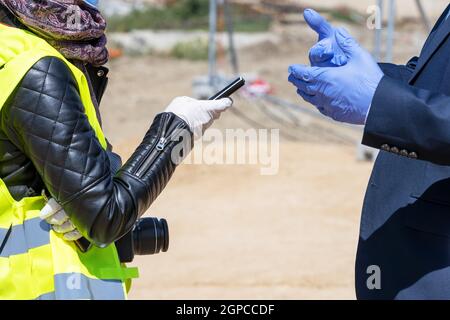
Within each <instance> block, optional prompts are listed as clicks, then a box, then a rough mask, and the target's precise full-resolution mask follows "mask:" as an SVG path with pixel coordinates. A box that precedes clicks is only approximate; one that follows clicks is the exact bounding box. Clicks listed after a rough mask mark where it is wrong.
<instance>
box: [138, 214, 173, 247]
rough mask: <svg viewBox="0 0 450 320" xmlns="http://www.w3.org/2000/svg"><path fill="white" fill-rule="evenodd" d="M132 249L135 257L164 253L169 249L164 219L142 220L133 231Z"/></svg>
mask: <svg viewBox="0 0 450 320" xmlns="http://www.w3.org/2000/svg"><path fill="white" fill-rule="evenodd" d="M133 247H134V253H135V254H137V255H149V254H157V253H160V252H161V251H162V252H166V251H167V250H168V249H169V226H168V225H167V221H166V220H165V219H158V218H143V219H140V220H138V221H137V222H136V224H135V226H134V229H133Z"/></svg>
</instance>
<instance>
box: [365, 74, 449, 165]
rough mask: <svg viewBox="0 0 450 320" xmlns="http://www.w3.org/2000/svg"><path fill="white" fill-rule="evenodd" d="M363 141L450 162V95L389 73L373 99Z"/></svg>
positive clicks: (440, 163) (422, 158) (404, 154)
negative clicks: (391, 75) (395, 77)
mask: <svg viewBox="0 0 450 320" xmlns="http://www.w3.org/2000/svg"><path fill="white" fill-rule="evenodd" d="M363 144H365V145H368V146H370V147H374V148H379V149H382V150H385V151H390V152H392V153H396V154H399V155H400V156H405V157H409V158H413V159H419V160H425V161H430V162H433V163H435V164H439V165H450V97H449V96H445V95H442V94H440V93H436V92H432V91H428V90H424V89H420V88H416V87H413V86H410V85H408V84H406V83H404V82H403V81H400V80H397V79H393V78H391V77H388V76H385V77H384V78H383V79H382V80H381V82H380V84H379V86H378V88H377V90H376V92H375V96H374V99H373V101H372V107H371V109H370V112H369V115H368V118H367V122H366V126H365V130H364V136H363Z"/></svg>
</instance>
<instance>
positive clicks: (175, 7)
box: [102, 0, 448, 299]
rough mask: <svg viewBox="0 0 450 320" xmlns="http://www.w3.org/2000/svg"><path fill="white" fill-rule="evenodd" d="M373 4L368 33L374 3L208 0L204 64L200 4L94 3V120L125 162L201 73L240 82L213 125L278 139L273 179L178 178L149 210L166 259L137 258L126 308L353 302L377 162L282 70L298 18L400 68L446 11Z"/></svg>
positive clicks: (302, 46)
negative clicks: (99, 75) (103, 61)
mask: <svg viewBox="0 0 450 320" xmlns="http://www.w3.org/2000/svg"><path fill="white" fill-rule="evenodd" d="M383 2H384V6H383V10H382V12H383V17H384V18H383V23H382V29H381V30H379V31H378V32H377V31H376V30H371V29H370V28H368V27H367V20H368V19H369V20H370V15H371V14H372V13H373V12H371V11H370V10H369V11H367V10H368V8H369V7H370V6H372V5H375V4H377V1H375V0H373V1H369V0H367V1H366V0H363V1H350V0H321V1H317V0H315V1H312V0H304V1H303V0H277V1H264V0H235V1H233V0H229V1H227V3H226V4H227V5H228V6H224V4H223V1H217V14H216V16H215V17H216V18H217V19H216V24H215V27H216V31H217V33H216V34H215V39H214V40H213V43H214V44H215V47H216V52H215V53H214V60H213V61H211V60H210V61H209V63H208V47H209V46H208V30H209V0H180V1H174V0H166V1H164V0H148V1H121V0H108V1H103V8H102V10H103V12H104V13H105V14H106V15H107V16H108V22H109V26H108V37H109V49H110V52H111V60H110V62H109V65H108V67H109V68H110V70H111V71H110V84H109V88H108V90H107V92H106V95H105V97H104V100H103V101H102V113H103V123H104V129H105V131H106V133H107V136H108V137H109V140H110V141H111V143H112V144H113V145H114V146H115V151H116V152H118V153H119V154H120V155H121V156H122V157H123V158H124V159H126V158H127V157H128V156H129V155H130V154H131V153H132V152H133V151H134V149H135V147H136V146H137V145H138V144H139V143H140V141H141V139H142V137H143V136H144V134H145V132H146V131H147V129H148V127H149V125H150V124H151V122H152V120H153V118H154V116H155V115H156V114H157V113H158V112H161V111H162V110H163V109H164V108H165V107H166V106H167V105H168V104H169V103H170V101H171V100H172V99H173V98H174V97H176V96H181V95H187V96H193V95H195V94H198V86H196V85H193V83H198V82H199V81H200V83H201V82H202V81H204V79H205V77H206V79H208V78H207V75H208V73H209V72H210V71H211V69H210V68H211V66H213V67H214V68H215V70H217V74H218V75H220V76H223V77H225V78H232V77H233V74H235V73H237V72H238V73H240V74H243V75H245V76H246V78H247V79H248V80H250V81H248V83H249V85H248V86H247V87H246V88H245V90H243V91H242V92H243V93H244V94H241V95H240V96H236V97H235V99H234V100H235V106H234V109H233V111H232V112H229V113H227V114H225V115H224V116H223V117H222V118H221V120H220V121H218V122H217V123H216V124H215V127H216V128H218V129H222V130H225V129H227V128H230V129H234V128H244V129H248V128H263V129H271V128H275V129H277V128H278V129H280V140H281V143H280V160H279V161H280V167H279V172H278V174H276V175H273V176H262V175H260V167H259V166H256V165H205V164H203V165H187V164H185V165H181V166H180V167H179V169H178V171H177V172H176V173H175V175H174V177H173V179H172V181H171V182H170V183H169V185H168V187H167V189H166V190H165V191H164V192H163V193H162V195H161V196H160V197H159V198H158V199H157V201H156V202H155V203H154V205H153V206H152V207H151V209H150V210H149V212H148V213H147V215H150V216H158V217H161V218H167V219H168V221H169V227H170V241H171V243H170V249H169V251H168V252H167V253H162V254H159V255H155V256H147V257H138V258H137V259H136V260H135V262H134V263H133V264H134V265H137V266H139V267H140V273H141V277H140V278H139V279H138V280H136V281H135V282H134V286H133V288H132V291H131V295H130V298H132V299H133V298H134V299H354V298H355V294H354V288H353V283H354V281H353V266H354V258H355V253H356V246H357V241H358V229H359V218H360V211H361V208H362V204H363V197H364V192H365V188H366V185H367V181H368V179H369V175H370V172H371V169H372V166H373V163H372V161H371V160H373V158H374V156H376V154H375V153H374V152H372V150H365V149H361V148H359V147H358V143H359V141H360V139H361V131H360V130H361V129H360V128H354V127H347V126H342V125H337V124H334V123H331V122H330V121H327V120H326V119H324V118H323V117H321V116H320V115H319V114H318V113H317V112H316V111H315V109H314V107H312V106H310V105H307V104H306V103H305V102H303V101H302V100H301V99H300V98H299V97H297V95H296V92H295V89H294V88H293V87H292V86H291V85H290V84H289V83H288V82H287V76H288V74H287V68H288V66H289V65H290V64H293V63H304V64H306V63H308V50H309V48H310V47H311V46H312V45H313V44H314V43H315V42H316V40H317V36H316V34H314V33H313V32H312V31H311V30H309V28H308V27H307V25H306V24H305V22H304V20H303V18H302V15H301V12H302V11H303V9H304V8H307V7H312V8H314V9H316V10H318V11H319V12H321V13H323V14H324V15H325V16H326V17H327V18H329V19H330V20H331V22H332V23H333V24H335V25H339V26H344V27H346V28H347V29H348V30H349V31H350V32H351V33H352V34H353V35H354V36H355V37H356V38H357V39H358V40H359V41H360V42H361V43H362V44H363V45H364V46H365V47H366V48H367V49H368V50H370V51H371V52H373V53H374V54H375V55H376V56H377V58H379V59H380V60H386V59H388V60H391V59H392V60H393V61H394V62H395V63H405V62H406V61H407V60H408V59H409V58H410V57H412V56H414V55H418V54H419V53H420V50H421V47H422V45H423V43H424V41H425V39H426V37H427V35H428V32H429V30H428V28H429V27H430V25H431V26H432V25H433V24H434V22H435V21H436V19H437V18H438V17H439V15H440V13H441V12H442V11H443V10H444V9H445V7H446V6H447V5H448V1H441V0H432V1H431V0H423V1H422V2H421V5H422V7H420V6H418V2H417V1H414V0H398V1H383ZM390 3H394V4H395V6H394V7H390V6H389V4H390ZM390 8H392V9H395V10H391V9H390ZM369 9H370V8H369ZM420 9H422V10H423V12H424V13H425V14H426V15H425V16H423V15H421V14H420V12H421V10H420ZM230 17H231V18H232V25H233V28H232V29H233V33H232V35H233V44H234V45H233V46H232V48H231V49H234V50H230V45H229V43H230V42H229V35H230V34H229V33H228V32H227V31H229V30H231V29H230V25H231V24H230V21H231V20H230ZM389 18H390V19H389ZM389 21H390V22H389ZM394 22H395V26H394ZM394 27H395V31H394ZM390 31H391V32H390ZM209 67H210V68H209ZM361 72H364V70H361ZM196 90H197V91H196Z"/></svg>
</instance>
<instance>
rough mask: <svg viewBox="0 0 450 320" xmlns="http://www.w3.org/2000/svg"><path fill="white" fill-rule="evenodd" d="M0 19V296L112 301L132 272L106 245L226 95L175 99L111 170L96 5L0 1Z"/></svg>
mask: <svg viewBox="0 0 450 320" xmlns="http://www.w3.org/2000/svg"><path fill="white" fill-rule="evenodd" d="M0 22H2V24H1V25H0V87H1V90H0V91H1V93H0V106H1V114H0V115H1V123H0V178H1V180H0V298H2V299H69V298H70V299H72V298H76V299H106V298H113V299H123V298H125V296H126V292H125V284H129V279H130V278H133V277H136V272H135V270H133V269H129V268H126V267H125V266H124V264H122V263H121V262H120V261H119V259H118V255H117V251H116V249H115V246H114V242H115V241H116V240H118V239H120V238H121V237H123V236H124V235H125V234H127V233H128V232H129V231H130V230H131V228H132V227H133V225H134V224H135V222H136V220H137V219H138V218H139V217H140V216H141V215H142V214H143V213H144V212H145V211H146V210H147V209H148V207H149V206H150V204H151V203H152V202H153V201H154V200H155V198H156V197H157V196H158V195H159V193H160V192H161V191H162V190H163V189H164V187H165V186H166V184H167V182H168V180H169V179H170V177H171V175H172V173H173V172H174V170H175V167H176V163H175V162H174V160H173V159H172V154H173V153H174V152H173V151H176V150H178V149H179V145H180V143H181V142H180V141H184V143H186V142H187V141H188V140H189V138H190V137H191V135H192V134H193V133H196V136H200V135H201V134H202V132H203V130H204V129H206V128H207V127H208V126H209V125H210V124H211V123H212V121H213V120H214V119H217V118H218V117H219V115H220V113H221V112H222V111H224V110H225V109H227V108H228V107H230V106H231V104H232V102H231V100H230V99H223V100H220V101H198V100H195V99H191V98H186V97H182V98H177V99H175V100H174V101H173V102H172V103H171V104H170V105H169V107H167V109H166V110H165V111H164V112H162V113H160V114H158V115H157V116H156V118H155V120H154V122H153V124H152V125H151V126H150V129H149V130H148V132H147V134H146V135H145V137H144V139H143V141H142V143H141V144H140V146H139V147H138V148H137V149H136V151H135V152H134V154H133V155H132V156H131V158H130V159H129V160H128V161H127V162H126V163H125V164H124V165H123V166H121V165H120V161H118V160H119V159H118V157H117V156H116V155H114V154H113V153H112V152H111V147H110V146H109V144H108V143H107V141H106V139H105V137H104V135H103V132H102V130H101V126H100V123H101V122H100V116H99V112H98V110H99V108H98V105H99V103H100V100H101V98H102V94H103V92H104V90H105V86H106V81H107V78H106V75H107V72H108V70H107V69H106V68H104V67H102V65H104V64H105V63H106V62H107V59H108V52H107V49H106V47H105V44H106V38H105V34H104V32H105V20H104V19H103V17H102V15H101V14H100V12H99V11H98V10H97V8H96V1H92V0H91V1H87V0H86V1H82V0H59V1H55V0H47V1H37V0H36V1H26V0H0ZM182 130H184V131H186V132H188V136H184V139H181V140H179V139H174V136H175V135H178V132H180V131H182ZM48 198H50V200H48ZM44 206H45V208H44ZM41 210H42V212H41V215H42V217H44V218H46V220H47V222H49V223H50V225H53V229H54V230H55V231H58V232H60V233H55V232H53V231H50V229H51V227H50V225H49V224H48V223H46V222H45V221H43V220H41V218H40V217H39V215H40V211H41ZM81 236H83V237H84V238H86V239H87V240H89V241H90V242H91V243H92V244H94V245H95V246H93V247H92V248H91V249H90V250H89V251H87V252H86V253H83V252H81V251H80V250H78V249H77V247H76V246H75V244H74V243H73V242H71V241H68V240H76V239H78V238H80V237H81Z"/></svg>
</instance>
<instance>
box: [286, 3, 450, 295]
mask: <svg viewBox="0 0 450 320" xmlns="http://www.w3.org/2000/svg"><path fill="white" fill-rule="evenodd" d="M449 9H450V6H449V7H448V8H447V9H446V10H445V12H444V13H443V15H442V16H441V18H440V19H439V21H438V22H437V24H436V26H435V27H434V29H433V31H432V33H431V34H430V36H429V38H428V40H427V41H426V43H425V45H424V47H423V50H422V52H421V54H420V57H418V58H417V57H415V58H413V59H411V60H410V61H409V62H408V63H407V64H406V65H404V66H398V65H393V64H379V65H377V64H376V63H375V62H374V61H373V60H372V58H371V57H370V55H369V53H367V51H365V50H364V49H363V48H361V47H360V46H359V45H358V43H357V42H356V41H355V40H354V39H353V38H352V37H351V36H350V35H349V34H348V33H347V32H345V31H344V30H342V29H335V28H333V27H332V26H331V25H329V24H328V23H327V22H326V21H325V20H324V19H323V18H322V17H320V16H319V15H318V14H317V13H315V12H314V11H312V10H307V11H305V19H306V20H307V22H308V23H309V24H310V26H311V27H312V28H313V29H314V30H315V31H317V32H318V33H319V43H318V44H317V45H316V46H314V47H313V48H312V49H311V51H310V60H311V64H312V66H311V67H309V66H301V65H293V66H291V67H290V69H289V70H290V76H289V81H290V82H292V83H293V84H294V85H295V86H296V87H297V92H298V94H299V95H300V96H302V97H303V98H304V99H305V100H306V101H309V102H311V103H313V104H314V105H315V106H316V107H317V108H318V109H319V110H320V111H321V112H322V113H323V114H325V115H327V116H330V117H332V118H333V119H335V120H337V121H341V122H348V123H353V124H360V125H365V130H364V137H363V143H364V144H366V145H368V146H371V147H375V148H379V149H381V152H380V154H379V156H378V159H377V161H376V163H375V167H374V169H373V173H372V176H371V178H370V181H369V185H368V189H367V193H366V198H365V201H364V207H363V212H362V218H361V229H360V238H359V246H358V253H357V259H356V276H355V279H356V293H357V297H358V298H360V299H450V19H449V18H448V17H449V15H450V10H449Z"/></svg>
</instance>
